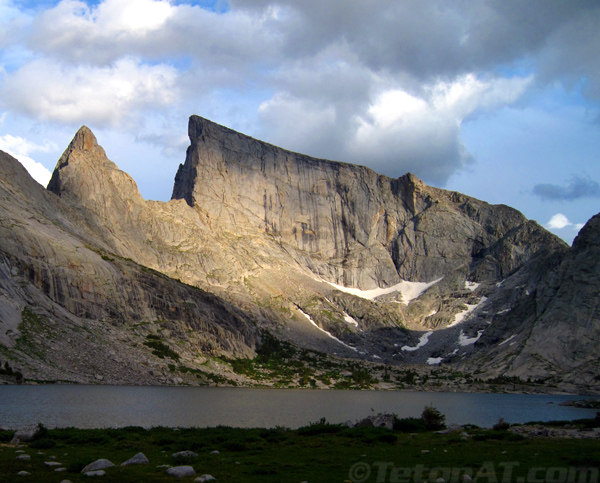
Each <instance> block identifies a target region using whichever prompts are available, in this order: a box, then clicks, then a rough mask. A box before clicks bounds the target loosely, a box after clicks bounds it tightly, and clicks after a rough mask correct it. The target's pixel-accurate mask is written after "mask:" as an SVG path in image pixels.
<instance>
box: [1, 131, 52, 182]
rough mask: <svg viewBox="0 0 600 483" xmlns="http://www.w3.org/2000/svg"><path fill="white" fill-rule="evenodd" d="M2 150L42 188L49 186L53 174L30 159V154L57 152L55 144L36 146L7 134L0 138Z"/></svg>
mask: <svg viewBox="0 0 600 483" xmlns="http://www.w3.org/2000/svg"><path fill="white" fill-rule="evenodd" d="M0 149H1V150H2V151H5V152H7V153H8V154H10V155H11V156H13V157H14V158H16V159H17V160H18V161H19V162H20V163H21V164H22V165H23V166H24V167H25V169H26V170H27V171H28V172H29V174H30V175H31V177H32V178H33V179H35V180H36V181H37V182H38V183H40V184H41V185H42V186H47V185H48V183H49V182H50V178H51V177H52V173H51V172H50V171H49V170H48V169H46V168H45V167H44V165H42V164H41V163H38V162H36V161H34V160H33V159H32V158H30V157H29V156H28V154H30V153H33V152H36V151H37V152H39V151H42V152H49V151H54V150H56V146H55V145H54V144H53V143H51V142H46V143H45V144H35V143H32V142H30V141H28V140H26V139H23V138H22V137H19V136H12V135H10V134H7V135H4V136H0Z"/></svg>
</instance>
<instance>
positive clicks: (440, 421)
mask: <svg viewBox="0 0 600 483" xmlns="http://www.w3.org/2000/svg"><path fill="white" fill-rule="evenodd" d="M421 419H422V420H423V421H424V423H425V428H426V429H427V430H428V431H439V430H441V429H445V428H446V416H444V415H443V414H442V413H441V412H439V411H438V410H437V409H436V408H434V407H433V406H425V409H423V413H422V414H421Z"/></svg>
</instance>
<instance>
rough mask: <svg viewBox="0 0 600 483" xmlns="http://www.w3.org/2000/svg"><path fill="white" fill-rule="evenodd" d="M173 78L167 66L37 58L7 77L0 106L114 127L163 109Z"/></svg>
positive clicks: (174, 91) (172, 96)
mask: <svg viewBox="0 0 600 483" xmlns="http://www.w3.org/2000/svg"><path fill="white" fill-rule="evenodd" d="M176 78H177V74H176V71H175V69H174V68H172V67H170V66H167V65H154V66H150V65H143V64H141V63H139V62H138V61H135V60H134V59H130V58H126V59H122V60H119V61H117V62H116V63H115V64H114V65H111V66H107V67H93V66H89V65H85V64H80V65H78V66H69V65H62V64H59V63H56V62H54V61H52V60H49V59H38V60H34V61H32V62H29V63H27V64H25V65H24V66H23V67H22V68H21V69H19V70H18V71H16V72H14V73H11V74H8V75H7V77H6V79H5V82H4V86H3V88H2V91H0V94H1V96H2V98H3V104H4V106H5V107H8V108H11V109H14V110H16V111H20V112H23V113H26V114H28V115H30V116H32V117H34V118H39V119H43V120H50V121H58V122H64V123H95V124H97V125H113V126H114V125H119V124H121V123H122V121H123V120H124V119H127V118H131V117H134V118H135V117H136V114H139V112H138V111H141V110H144V109H147V108H148V109H151V108H160V107H168V106H169V105H170V104H171V103H173V102H174V101H175V100H176V98H177V87H176Z"/></svg>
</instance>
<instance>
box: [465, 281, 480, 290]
mask: <svg viewBox="0 0 600 483" xmlns="http://www.w3.org/2000/svg"><path fill="white" fill-rule="evenodd" d="M480 285H481V284H480V283H475V282H469V281H468V280H465V289H466V290H470V291H471V292H475V290H477V287H479V286H480Z"/></svg>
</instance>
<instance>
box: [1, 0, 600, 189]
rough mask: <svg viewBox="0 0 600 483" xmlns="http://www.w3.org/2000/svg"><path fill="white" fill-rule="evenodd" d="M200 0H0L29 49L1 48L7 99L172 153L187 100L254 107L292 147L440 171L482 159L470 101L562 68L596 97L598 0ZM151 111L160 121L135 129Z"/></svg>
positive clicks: (385, 169)
mask: <svg viewBox="0 0 600 483" xmlns="http://www.w3.org/2000/svg"><path fill="white" fill-rule="evenodd" d="M198 3H200V4H201V5H205V4H206V3H205V2H187V1H185V2H183V1H172V0H131V1H128V2H123V1H122V0H100V1H94V2H91V1H88V2H84V1H82V0H60V1H54V2H48V5H52V6H48V7H47V8H44V7H39V8H37V9H34V10H28V11H27V13H26V14H24V13H22V12H23V10H22V9H18V8H15V7H14V5H17V2H16V1H15V2H13V3H11V2H10V0H0V17H1V16H2V12H3V10H2V6H9V7H10V12H12V13H11V14H10V15H13V17H11V18H14V19H17V17H18V20H19V21H18V22H17V21H16V20H15V21H12V20H10V19H9V20H8V21H5V22H4V23H2V18H0V27H7V28H8V27H10V28H11V30H10V35H9V34H5V32H8V30H3V29H0V46H2V45H3V44H2V42H3V39H4V41H5V42H12V43H13V44H15V43H16V45H18V47H19V48H20V49H21V50H22V51H26V52H21V54H22V55H19V56H17V57H18V60H14V59H13V61H11V63H10V66H9V67H6V65H7V64H6V63H5V62H4V60H3V58H2V55H1V53H0V70H1V69H2V65H1V64H5V70H6V73H5V74H4V75H3V76H0V105H2V106H3V107H4V108H5V109H10V110H11V111H12V112H17V113H20V114H23V115H25V116H28V117H30V118H33V119H36V120H43V121H49V122H53V123H56V124H61V123H69V124H75V123H77V124H80V123H86V124H90V123H93V124H95V125H97V126H119V127H120V128H124V127H125V126H126V127H127V128H128V129H134V130H135V136H136V138H137V139H139V140H146V141H150V142H152V143H156V144H162V146H163V147H164V149H165V150H166V151H169V152H172V151H173V149H174V148H173V146H170V144H172V143H170V142H169V140H168V136H166V135H165V133H169V132H172V131H173V126H174V124H175V123H174V121H173V119H175V118H176V117H179V115H180V113H184V112H185V116H187V115H190V114H200V115H207V116H208V115H209V114H210V113H212V112H214V111H218V112H225V113H231V112H239V110H240V109H244V110H248V112H247V113H245V115H244V120H243V122H242V123H240V125H243V126H251V127H252V129H253V132H250V133H249V134H252V135H260V137H262V138H264V139H265V140H267V141H269V142H273V143H275V144H279V145H281V146H282V147H285V148H289V149H293V150H296V151H300V152H306V153H307V154H311V155H314V156H319V157H326V158H330V159H339V160H343V161H349V162H354V163H359V164H366V165H368V166H370V167H372V168H374V169H375V170H377V171H379V172H381V173H383V174H387V175H390V176H399V175H401V174H403V173H404V172H406V171H412V172H414V173H415V174H417V175H418V176H420V177H422V178H423V179H425V180H426V181H428V182H431V183H436V184H440V185H443V184H444V183H445V182H446V181H447V180H448V179H449V177H450V176H452V175H453V174H454V173H456V172H457V171H460V170H461V169H463V168H464V167H465V166H466V165H468V164H469V163H470V162H471V161H472V160H473V157H472V156H471V155H470V154H469V152H468V151H467V149H466V148H465V146H464V145H463V141H462V138H461V128H462V124H463V123H464V121H465V120H466V119H470V118H471V116H475V115H477V114H478V113H481V112H483V111H485V110H487V109H498V108H501V107H502V106H505V105H506V104H509V103H514V102H517V101H518V100H519V99H522V98H523V96H524V94H525V92H527V91H530V90H532V89H534V88H536V87H540V86H541V85H542V86H543V84H551V83H553V82H556V81H559V82H570V83H571V84H570V85H573V83H576V82H578V81H579V80H580V79H586V85H585V89H586V90H585V94H586V95H587V96H591V97H595V98H596V99H600V64H598V62H596V61H595V60H596V59H597V58H598V55H597V53H598V52H599V51H600V29H597V25H598V23H599V22H600V5H598V3H597V2H593V1H586V0H582V1H572V2H564V1H560V0H529V1H528V2H525V3H524V2H506V1H505V0H486V1H483V2H482V1H480V0H466V1H460V2H448V1H447V0H430V1H427V2H423V1H422V0H403V1H402V2H398V1H397V0H364V1H360V2H358V1H351V2H327V1H325V2H324V1H322V0H303V1H301V2H298V1H296V0H229V2H228V3H227V8H224V9H219V8H218V9H216V10H217V11H213V10H211V9H209V8H205V7H202V6H200V5H198ZM209 3H210V2H209ZM6 18H9V17H6ZM13 27H14V28H13ZM41 73H43V74H41ZM532 73H535V76H533V74H532ZM241 98H243V101H242V102H239V100H240V99H241ZM216 103H219V104H220V105H219V108H214V109H213V107H214V105H215V104H216ZM240 106H241V107H240ZM149 110H151V111H152V112H153V113H154V114H155V115H156V119H158V121H156V119H155V121H156V122H155V123H154V126H153V132H152V133H150V132H149V129H146V131H144V132H142V131H143V129H140V125H141V122H142V121H143V120H144V119H145V118H147V113H148V111H149ZM236 110H237V111H236ZM175 113H177V114H175ZM228 115H229V118H227V115H224V116H223V117H220V118H218V119H215V120H217V121H218V122H221V123H224V124H229V122H228V121H230V120H232V119H234V118H235V116H234V115H231V114H228ZM209 117H210V116H209ZM161 121H163V124H164V132H163V133H160V132H158V131H157V130H156V129H155V127H156V126H157V125H158V124H160V122H161ZM177 122H179V121H177ZM229 125H231V124H229ZM132 126H133V127H132ZM177 126H179V125H178V124H177ZM231 127H233V128H236V127H237V126H236V125H231ZM177 144H179V143H177ZM175 149H178V148H175ZM540 189H542V188H540ZM542 191H544V190H543V189H542ZM550 191H551V190H550ZM550 191H548V190H546V191H545V192H547V193H549V192H550Z"/></svg>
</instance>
